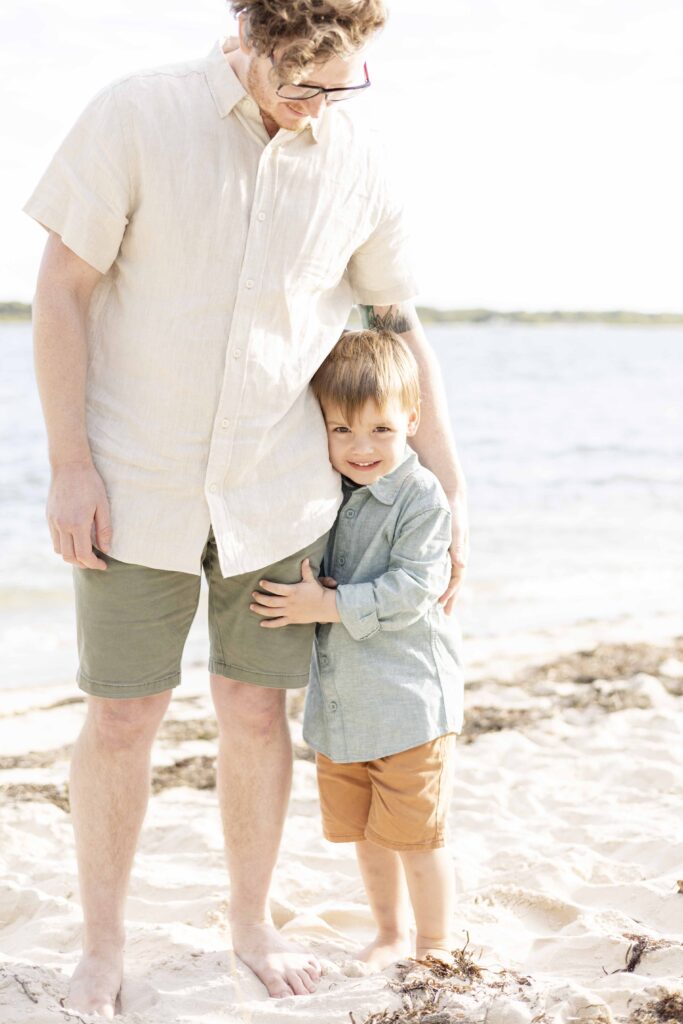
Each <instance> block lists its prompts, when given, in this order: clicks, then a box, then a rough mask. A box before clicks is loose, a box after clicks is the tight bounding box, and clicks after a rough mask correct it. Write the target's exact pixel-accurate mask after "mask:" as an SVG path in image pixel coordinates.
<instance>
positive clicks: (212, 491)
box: [209, 484, 218, 494]
mask: <svg viewBox="0 0 683 1024" xmlns="http://www.w3.org/2000/svg"><path fill="white" fill-rule="evenodd" d="M209 490H210V491H211V493H212V494H215V493H216V491H217V490H218V484H209Z"/></svg>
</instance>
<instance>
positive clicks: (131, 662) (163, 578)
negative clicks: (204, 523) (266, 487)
mask: <svg viewBox="0 0 683 1024" xmlns="http://www.w3.org/2000/svg"><path fill="white" fill-rule="evenodd" d="M326 540H327V534H325V535H324V536H323V537H320V538H319V539H318V540H317V541H315V542H314V543H313V544H310V545H309V546H308V547H306V548H303V549H302V550H301V551H297V552H295V553H294V554H293V555H289V556H288V557H287V558H283V559H282V561H280V562H275V563H274V564H273V565H268V566H264V567H263V568H262V569H258V570H255V571H254V572H248V573H244V574H243V575H241V576H230V577H228V578H227V579H224V578H223V576H222V575H221V571H220V566H219V564H218V553H217V551H216V542H215V540H214V537H213V533H210V534H209V539H208V541H207V543H206V547H205V548H204V552H203V556H202V568H203V570H204V574H205V576H206V579H207V581H208V584H209V640H210V645H211V650H210V657H209V671H210V672H213V673H215V674H216V675H220V676H227V677H228V678H229V679H237V680H239V681H240V682H244V683H255V684H256V685H258V686H271V687H277V688H280V689H290V688H295V687H301V686H305V685H306V684H307V683H308V670H309V666H310V661H311V648H312V646H313V638H314V635H315V624H314V623H310V624H306V625H296V626H283V627H282V629H262V628H261V626H260V625H259V623H260V622H261V618H260V616H258V615H256V614H255V613H254V612H251V611H249V604H250V603H251V593H252V591H254V590H258V589H259V586H258V581H259V580H261V579H270V580H273V581H274V582H277V583H297V582H298V581H299V580H300V579H301V562H302V561H303V559H304V558H310V560H311V568H312V570H313V572H314V574H317V573H318V570H319V568H320V563H321V561H322V556H323V552H324V550H325V542H326ZM98 555H99V557H100V558H103V559H104V561H105V562H106V563H107V569H106V572H103V571H102V570H98V569H80V568H75V569H74V585H75V590H76V619H77V626H78V653H79V669H78V677H77V678H78V685H79V686H80V688H81V689H82V690H85V692H86V693H89V694H92V695H93V696H95V697H120V698H123V697H148V696H150V694H153V693H161V692H162V691H163V690H170V689H172V688H173V687H174V686H177V685H178V683H179V682H180V662H181V658H182V654H183V648H184V646H185V641H186V639H187V634H188V632H189V630H190V626H191V624H192V620H193V619H194V616H195V613H196V611H197V604H198V602H199V591H200V585H201V577H200V576H195V575H193V574H192V573H186V572H170V571H167V570H165V569H150V568H148V567H147V566H144V565H132V564H130V563H128V562H118V561H117V560H116V559H114V558H110V557H109V556H108V555H105V554H102V552H99V551H98Z"/></svg>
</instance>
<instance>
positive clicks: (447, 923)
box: [401, 847, 455, 960]
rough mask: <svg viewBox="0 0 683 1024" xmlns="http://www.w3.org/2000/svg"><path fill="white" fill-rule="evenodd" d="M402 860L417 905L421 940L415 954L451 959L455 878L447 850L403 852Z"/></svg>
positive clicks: (415, 912)
mask: <svg viewBox="0 0 683 1024" xmlns="http://www.w3.org/2000/svg"><path fill="white" fill-rule="evenodd" d="M401 860H402V861H403V867H404V869H405V873H406V880H407V882H408V891H409V893H410V902H411V903H412V905H413V912H414V914H415V923H416V925H417V938H416V942H415V946H416V949H415V955H416V956H417V957H418V959H421V958H422V957H425V956H427V954H428V953H430V954H431V955H432V956H436V957H439V958H440V959H441V960H447V959H449V958H450V952H451V948H452V941H451V922H452V920H453V913H454V909H455V878H454V875H453V864H452V861H451V857H450V854H449V852H448V850H447V849H445V848H443V847H442V848H441V849H438V850H403V851H402V852H401Z"/></svg>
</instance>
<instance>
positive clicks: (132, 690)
mask: <svg viewBox="0 0 683 1024" xmlns="http://www.w3.org/2000/svg"><path fill="white" fill-rule="evenodd" d="M76 682H77V683H78V687H79V689H81V690H83V692H84V693H87V694H89V696H91V697H114V698H116V697H118V698H119V699H120V700H123V699H125V698H128V699H130V698H134V697H151V696H153V695H154V694H156V693H163V692H164V691H165V690H173V689H174V688H175V687H176V686H178V684H179V683H180V673H179V672H174V673H173V675H170V676H163V678H161V679H155V680H154V681H153V682H151V683H111V682H107V683H103V682H99V681H98V680H96V679H90V678H89V677H88V676H86V674H85V673H84V672H81V671H80V670H79V672H78V675H77V676H76Z"/></svg>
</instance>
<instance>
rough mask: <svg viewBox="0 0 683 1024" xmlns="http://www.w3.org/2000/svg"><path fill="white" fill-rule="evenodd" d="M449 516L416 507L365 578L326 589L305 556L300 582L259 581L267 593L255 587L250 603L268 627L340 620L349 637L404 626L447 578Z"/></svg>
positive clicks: (360, 637)
mask: <svg viewBox="0 0 683 1024" xmlns="http://www.w3.org/2000/svg"><path fill="white" fill-rule="evenodd" d="M450 542H451V516H450V513H449V512H448V510H447V509H446V508H432V509H426V510H423V511H421V512H418V513H417V514H416V515H413V516H412V517H411V518H410V519H408V520H407V521H406V522H405V523H404V524H403V525H402V527H401V529H400V532H399V534H398V536H397V537H396V539H395V541H394V544H393V547H392V549H391V555H390V558H389V565H388V567H387V570H386V571H385V572H383V573H382V574H381V576H378V577H377V578H376V579H374V580H370V581H368V582H367V583H340V584H339V585H338V586H337V589H336V590H330V589H326V588H325V587H323V586H321V584H320V582H319V580H316V579H315V578H314V577H313V574H312V572H311V569H310V566H309V564H308V560H306V561H304V562H303V564H302V567H301V573H302V580H301V583H291V584H286V583H271V582H270V581H268V580H260V581H259V586H260V587H261V588H262V589H263V590H265V591H267V593H266V594H260V593H258V592H256V591H255V592H254V593H253V594H252V598H253V603H252V604H251V605H250V608H251V610H252V611H253V612H256V613H257V614H258V615H261V616H262V618H263V621H262V623H261V625H262V626H266V627H269V628H271V629H274V628H279V627H281V626H289V625H293V624H296V623H304V622H341V623H342V624H343V625H344V627H345V628H346V630H347V631H348V632H349V634H350V635H351V636H352V637H353V638H354V640H367V639H368V638H369V637H371V636H374V634H375V633H377V632H378V631H379V630H380V629H384V630H396V629H403V628H404V627H405V626H409V625H411V623H413V622H416V621H417V620H418V619H419V618H421V617H422V616H423V615H424V614H425V612H426V611H427V610H428V609H429V607H430V606H431V605H433V604H434V602H435V601H437V600H438V599H439V597H440V595H441V594H442V593H443V590H444V587H445V586H446V583H447V582H448V575H449V570H448V557H447V556H448V548H449V545H450Z"/></svg>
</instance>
